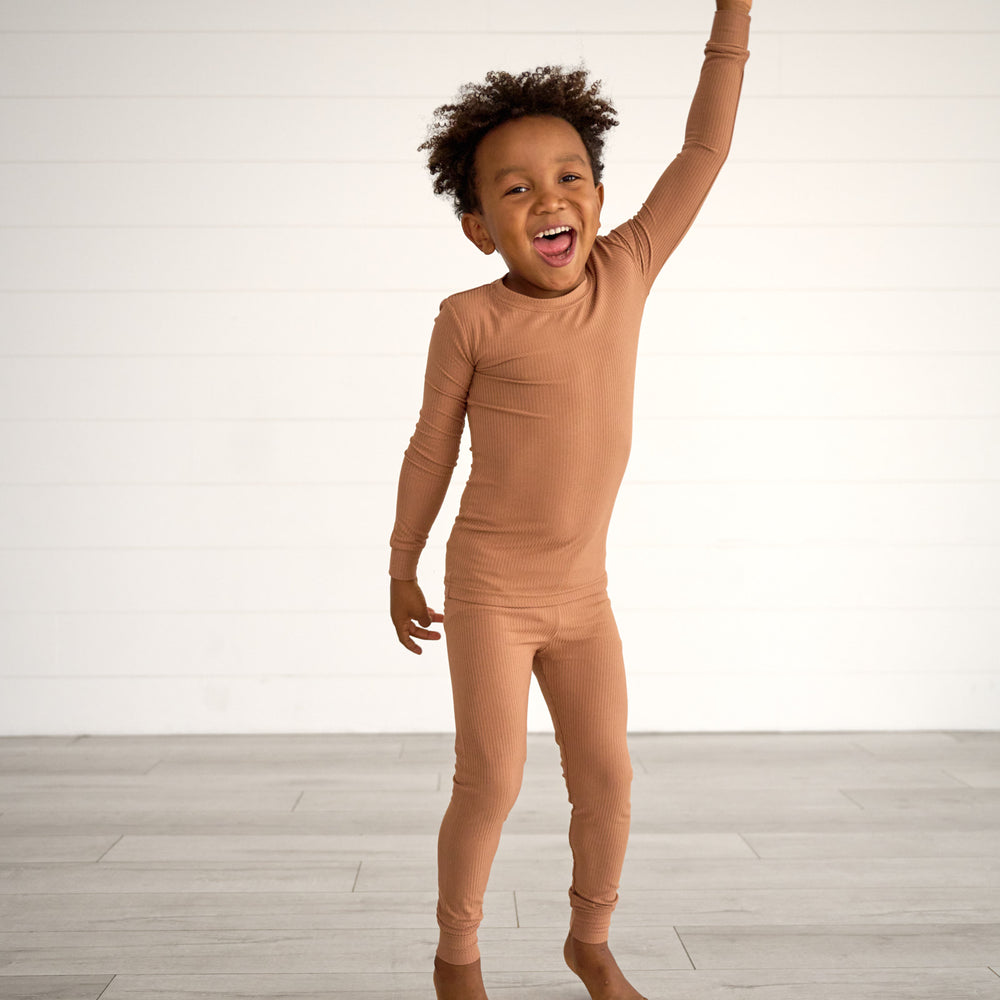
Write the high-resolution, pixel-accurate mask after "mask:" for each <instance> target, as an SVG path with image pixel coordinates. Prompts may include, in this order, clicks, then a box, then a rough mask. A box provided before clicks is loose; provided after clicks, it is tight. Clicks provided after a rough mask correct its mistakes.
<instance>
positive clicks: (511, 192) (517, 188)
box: [504, 184, 528, 194]
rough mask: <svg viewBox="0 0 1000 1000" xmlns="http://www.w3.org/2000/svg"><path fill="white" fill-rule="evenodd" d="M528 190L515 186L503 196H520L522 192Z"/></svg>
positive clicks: (519, 185) (521, 186)
mask: <svg viewBox="0 0 1000 1000" xmlns="http://www.w3.org/2000/svg"><path fill="white" fill-rule="evenodd" d="M527 190H528V189H527V188H526V187H525V186H524V185H523V184H517V185H515V186H514V187H512V188H510V189H508V190H507V191H505V192H504V194H521V192H522V191H527Z"/></svg>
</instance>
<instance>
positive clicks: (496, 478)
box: [389, 12, 750, 607]
mask: <svg viewBox="0 0 1000 1000" xmlns="http://www.w3.org/2000/svg"><path fill="white" fill-rule="evenodd" d="M749 22H750V19H749V17H748V16H747V15H745V14H737V13H732V12H718V13H716V15H715V20H714V22H713V28H712V35H711V39H710V41H709V43H708V46H707V47H706V50H705V53H706V56H705V62H704V64H703V67H702V72H701V78H700V81H699V84H698V88H697V91H696V93H695V97H694V100H693V102H692V105H691V111H690V114H689V116H688V123H687V131H686V135H685V142H684V145H683V147H682V150H681V152H680V154H678V156H677V157H676V158H675V159H674V161H673V162H672V163H671V164H670V166H668V167H667V169H666V170H665V171H664V173H663V175H662V176H661V177H660V179H659V181H658V182H657V183H656V185H655V187H654V188H653V191H652V192H651V194H650V196H649V198H648V199H647V200H646V202H645V203H644V204H643V206H642V208H641V209H640V211H639V212H638V213H637V215H636V216H635V217H634V218H632V219H630V220H629V221H628V222H626V223H624V224H623V225H621V226H619V227H618V228H617V229H615V230H613V231H612V232H611V233H609V234H608V235H607V236H603V237H599V238H598V240H597V242H596V243H595V245H594V248H593V250H592V252H591V256H590V259H589V261H588V263H587V271H586V277H585V280H584V281H583V282H582V283H581V284H580V285H579V286H578V287H577V288H575V289H574V290H573V291H572V292H570V293H569V294H567V295H564V296H562V297H559V298H553V299H535V298H531V297H529V296H525V295H520V294H518V293H516V292H512V291H510V290H509V289H508V288H507V287H506V286H505V285H504V284H503V282H502V281H501V280H497V281H495V282H493V283H491V284H489V285H483V286H481V287H479V288H474V289H472V290H470V291H467V292H462V293H459V294H457V295H453V296H451V297H449V298H448V299H446V300H445V301H444V302H443V303H442V305H441V311H440V313H439V315H438V317H437V320H436V321H435V324H434V330H433V333H432V336H431V343H430V349H429V352H428V360H427V371H426V378H425V384H424V398H423V405H422V408H421V411H420V419H419V421H418V423H417V427H416V430H415V432H414V434H413V437H412V439H411V440H410V444H409V447H408V448H407V450H406V453H405V456H404V459H403V467H402V471H401V473H400V479H399V490H398V496H397V507H396V523H395V526H394V528H393V532H392V536H391V540H390V545H391V548H392V555H391V558H390V566H389V572H390V574H391V575H392V576H393V577H396V578H398V579H413V578H414V577H415V576H416V570H417V561H418V559H419V557H420V553H421V551H422V550H423V547H424V545H425V543H426V540H427V535H428V533H429V531H430V528H431V525H432V524H433V522H434V518H435V517H436V515H437V513H438V511H439V509H440V507H441V503H442V502H443V500H444V496H445V493H446V491H447V488H448V483H449V481H450V479H451V474H452V470H453V469H454V466H455V464H456V462H457V459H458V449H459V445H460V440H461V436H462V430H463V427H464V422H465V419H466V417H468V421H469V429H470V435H471V440H472V471H471V473H470V476H469V481H468V483H467V484H466V487H465V490H464V492H463V495H462V502H461V507H460V511H459V515H458V517H457V519H456V521H455V525H454V527H453V529H452V533H451V537H450V539H449V542H448V551H447V561H446V565H447V570H446V575H445V592H446V595H448V596H452V597H456V598H459V599H461V600H467V601H473V602H477V603H481V604H490V605H501V606H519V607H530V606H536V607H537V606H545V605H551V604H557V603H560V602H563V601H567V600H572V599H575V598H578V597H584V596H587V595H589V594H595V593H600V592H601V591H603V589H604V587H605V584H606V576H605V569H604V563H605V546H606V539H607V531H608V524H609V521H610V518H611V512H612V508H613V506H614V502H615V498H616V496H617V493H618V488H619V486H620V484H621V480H622V476H623V474H624V471H625V466H626V463H627V461H628V455H629V449H630V446H631V436H632V399H633V388H634V381H635V362H636V351H637V345H638V337H639V323H640V320H641V318H642V311H643V307H644V304H645V300H646V296H647V295H648V293H649V289H650V286H651V285H652V282H653V280H654V278H655V277H656V275H657V273H658V272H659V270H660V268H661V267H662V266H663V264H664V262H665V261H666V259H667V258H668V257H669V255H670V254H671V253H672V252H673V250H674V248H675V247H676V246H677V244H678V243H679V242H680V240H681V239H682V237H683V236H684V234H685V233H686V232H687V230H688V228H689V227H690V225H691V223H692V222H693V221H694V218H695V216H696V215H697V213H698V210H699V209H700V207H701V205H702V202H703V201H704V199H705V196H706V195H707V193H708V191H709V189H710V188H711V186H712V183H713V181H714V180H715V177H716V175H717V174H718V172H719V169H720V168H721V166H722V164H723V162H724V160H725V158H726V155H727V153H728V151H729V145H730V140H731V137H732V132H733V125H734V122H735V117H736V108H737V104H738V102H739V94H740V88H741V85H742V79H743V66H744V63H745V61H746V59H747V56H748V52H747V49H746V42H747V36H748V31H749Z"/></svg>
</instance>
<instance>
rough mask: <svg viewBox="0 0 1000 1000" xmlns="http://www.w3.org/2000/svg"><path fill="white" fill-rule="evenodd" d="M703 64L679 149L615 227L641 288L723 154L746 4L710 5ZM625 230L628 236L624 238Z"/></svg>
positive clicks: (692, 212)
mask: <svg viewBox="0 0 1000 1000" xmlns="http://www.w3.org/2000/svg"><path fill="white" fill-rule="evenodd" d="M715 2H716V14H715V19H714V21H713V24H712V33H711V37H710V38H709V41H708V45H707V46H706V48H705V61H704V63H703V64H702V69H701V76H700V78H699V81H698V86H697V89H696V90H695V94H694V99H693V100H692V102H691V109H690V111H689V113H688V119H687V128H686V130H685V136H684V145H683V146H682V148H681V151H680V153H679V154H678V155H677V156H676V157H675V158H674V160H673V161H672V162H671V163H670V164H669V166H667V168H666V169H665V170H664V172H663V173H662V175H661V176H660V179H659V180H658V181H657V182H656V184H655V185H654V187H653V190H652V191H651V192H650V194H649V196H648V197H647V199H646V201H645V202H644V203H643V206H642V208H641V209H640V210H639V212H638V214H637V215H636V216H635V217H634V218H633V219H631V220H630V221H629V222H627V223H625V225H624V226H623V227H620V228H621V231H622V233H621V234H622V235H623V236H626V238H627V239H629V242H632V243H633V245H634V246H636V247H637V249H638V252H639V261H640V266H641V268H642V270H643V272H644V274H645V279H646V286H647V288H648V287H649V285H651V284H652V282H653V279H654V278H655V277H656V275H657V273H658V272H659V270H660V268H661V267H662V266H663V264H664V262H665V261H666V260H667V258H668V257H669V256H670V255H671V253H673V251H674V249H675V248H676V247H677V244H678V243H680V241H681V239H682V238H683V237H684V235H685V233H686V232H687V231H688V229H689V228H690V227H691V224H692V223H693V222H694V220H695V217H696V216H697V215H698V212H699V211H700V209H701V206H702V203H703V202H704V200H705V198H706V197H707V196H708V192H709V190H710V189H711V187H712V185H713V183H714V182H715V178H716V176H717V175H718V173H719V170H720V169H721V168H722V164H723V163H724V162H725V160H726V157H727V156H728V155H729V145H730V141H731V140H732V135H733V126H734V124H735V122H736V110H737V107H738V105H739V98H740V91H741V89H742V85H743V67H744V65H745V63H746V61H747V58H748V57H749V51H748V49H747V39H748V37H749V31H750V17H749V14H750V7H751V0H715ZM628 231H631V234H632V235H631V237H628V236H627V235H626V234H627V232H628Z"/></svg>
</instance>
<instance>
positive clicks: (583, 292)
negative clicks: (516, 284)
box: [490, 266, 593, 312]
mask: <svg viewBox="0 0 1000 1000" xmlns="http://www.w3.org/2000/svg"><path fill="white" fill-rule="evenodd" d="M592 285H593V276H592V275H591V273H590V267H589V266H588V267H587V268H586V270H585V271H584V272H583V281H581V282H580V284H579V285H577V286H576V288H574V289H573V290H572V291H570V292H567V293H566V294H565V295H556V296H553V297H552V298H549V299H536V298H535V297H534V296H533V295H522V294H521V293H520V292H515V291H512V290H511V289H509V288H508V287H507V286H506V285H505V284H504V283H503V278H497V279H496V281H493V282H491V283H490V289H491V290H492V292H493V294H494V296H496V297H497V298H498V299H500V300H501V301H502V302H503V303H504V304H505V305H509V306H514V308H516V309H531V310H533V311H535V312H556V311H558V310H560V309H567V308H569V307H570V306H572V305H576V303H577V302H580V301H582V300H583V299H585V298H587V296H588V295H590V291H591V288H592Z"/></svg>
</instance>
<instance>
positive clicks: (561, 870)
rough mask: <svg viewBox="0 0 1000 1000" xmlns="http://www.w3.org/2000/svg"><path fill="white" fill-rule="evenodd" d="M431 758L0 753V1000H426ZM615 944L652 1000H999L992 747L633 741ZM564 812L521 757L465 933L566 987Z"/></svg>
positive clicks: (907, 738)
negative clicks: (517, 784) (490, 867)
mask: <svg viewBox="0 0 1000 1000" xmlns="http://www.w3.org/2000/svg"><path fill="white" fill-rule="evenodd" d="M450 744H451V740H450V738H448V737H444V736H255V737H246V736H230V737H149V738H134V737H124V738H105V737H99V738H81V739H69V738H67V739H20V738H13V739H4V740H0V997H2V998H3V1000H25V998H31V1000H40V998H46V1000H97V998H101V1000H154V998H156V1000H194V998H197V1000H209V998H211V1000H223V998H234V1000H235V998H269V1000H276V998H283V1000H291V998H302V1000H307V998H308V1000H320V998H324V1000H327V998H330V997H357V998H359V1000H390V998H392V1000H416V998H426V1000H431V998H432V997H433V990H432V989H431V987H430V979H429V969H430V964H431V960H432V955H433V949H434V942H435V936H436V927H435V924H434V901H435V892H434V886H435V873H434V850H435V833H436V829H437V824H438V822H439V821H440V816H441V813H442V811H443V809H444V806H445V804H446V801H447V794H448V785H449V780H450V767H451V746H450ZM632 752H633V758H634V764H635V771H636V777H635V783H634V792H633V799H634V807H633V813H634V815H633V826H632V831H633V832H632V840H631V845H630V849H629V859H628V861H627V863H626V870H625V875H624V879H623V885H622V894H621V902H620V904H619V907H618V911H617V913H616V917H615V923H614V927H613V929H612V946H613V948H614V949H615V951H616V953H617V955H618V957H619V961H620V963H621V964H622V966H623V967H624V968H625V969H626V970H627V971H628V972H629V973H630V974H631V977H632V979H633V981H634V982H635V984H636V986H637V987H639V988H640V989H641V990H642V991H643V992H644V993H645V994H646V995H647V996H648V997H649V998H650V1000H674V998H676V1000H717V998H720V1000H721V998H728V1000H734V998H735V1000H751V998H752V1000H827V998H829V1000H869V998H871V1000H971V998H979V997H991V998H1000V733H943V732H939V733H895V734H885V733H861V734H859V733H851V734H810V735H697V736H696V735H680V736H669V735H664V736H652V735H640V736H635V737H634V738H633V740H632ZM566 821H567V804H566V797H565V793H564V791H563V789H562V786H561V778H560V775H559V766H558V758H557V755H556V753H555V751H554V748H553V746H552V743H551V737H547V736H534V737H532V738H531V745H530V750H529V761H528V769H527V774H526V777H525V783H524V788H523V791H522V794H521V798H520V800H519V801H518V804H517V806H516V808H515V811H514V813H513V814H512V815H511V818H510V820H509V821H508V826H507V828H506V831H505V834H504V840H503V842H502V845H501V849H500V854H499V855H498V857H497V861H496V864H495V866H494V872H493V878H492V881H491V884H490V891H489V894H488V897H487V918H486V922H485V924H484V926H483V929H482V932H481V941H482V949H483V966H484V969H485V973H486V977H487V986H488V988H489V991H490V996H491V998H493V1000H501V998H513V997H517V998H526V1000H527V998H535V997H537V998H539V1000H543V998H548V1000H573V998H576V1000H586V998H585V995H584V993H583V990H582V987H581V986H580V985H579V983H578V982H575V981H574V980H573V977H572V976H571V975H570V974H568V973H567V971H566V970H565V969H564V968H563V966H562V964H561V957H560V950H561V949H560V945H561V942H562V939H563V937H564V935H565V928H566V920H567V898H566V887H567V884H568V878H569V862H568V850H567V847H566V842H565V827H566Z"/></svg>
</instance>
